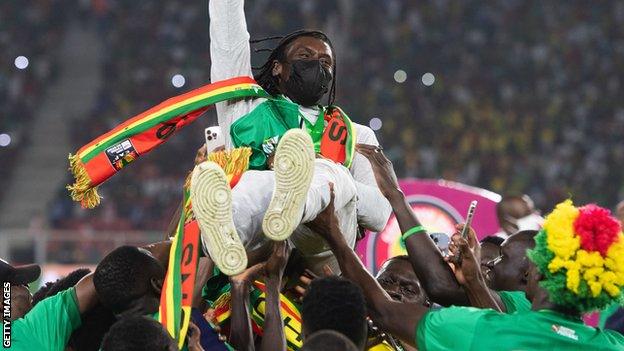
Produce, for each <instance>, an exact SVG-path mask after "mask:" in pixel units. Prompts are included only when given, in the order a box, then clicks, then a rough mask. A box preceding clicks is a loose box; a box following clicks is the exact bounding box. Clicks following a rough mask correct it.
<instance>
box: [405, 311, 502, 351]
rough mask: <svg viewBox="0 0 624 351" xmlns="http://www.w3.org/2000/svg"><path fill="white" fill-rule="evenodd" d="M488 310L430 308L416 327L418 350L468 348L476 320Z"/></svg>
mask: <svg viewBox="0 0 624 351" xmlns="http://www.w3.org/2000/svg"><path fill="white" fill-rule="evenodd" d="M489 312H493V311H492V310H487V309H480V308H474V307H455V306H453V307H448V308H442V309H439V310H430V311H429V312H427V313H426V314H425V315H424V317H423V318H422V319H421V320H420V323H418V327H417V329H416V345H417V346H418V350H420V351H434V350H455V351H461V350H470V346H471V345H472V343H473V338H474V336H475V334H476V325H477V322H478V320H479V319H480V318H481V317H482V316H483V315H485V314H486V313H489Z"/></svg>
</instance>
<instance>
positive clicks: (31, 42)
mask: <svg viewBox="0 0 624 351" xmlns="http://www.w3.org/2000/svg"><path fill="white" fill-rule="evenodd" d="M73 3H74V1H69V0H68V1H53V0H47V1H46V0H39V1H30V2H28V5H25V4H24V3H23V2H21V1H0V52H2V55H0V179H8V177H9V176H10V174H11V171H12V169H13V166H14V165H15V162H16V161H17V160H19V156H20V151H21V150H22V149H23V148H24V147H25V146H26V145H28V142H29V134H28V128H29V125H30V123H31V121H32V118H33V114H34V112H35V111H36V109H37V108H38V107H39V105H40V103H41V99H42V98H43V94H44V93H45V90H46V88H47V87H49V85H50V83H51V82H52V81H53V80H54V79H55V78H56V76H57V75H58V62H57V57H56V54H57V47H58V46H59V43H60V42H61V39H62V38H63V35H64V29H65V26H66V23H67V22H66V16H67V15H68V11H69V9H71V8H72V4H73ZM18 57H19V59H18ZM18 67H19V68H18ZM7 136H8V137H7ZM5 191H6V190H5V187H0V199H2V196H3V194H4V192H5Z"/></svg>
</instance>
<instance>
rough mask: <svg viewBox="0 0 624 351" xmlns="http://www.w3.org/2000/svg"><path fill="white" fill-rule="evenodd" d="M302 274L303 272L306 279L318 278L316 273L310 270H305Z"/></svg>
mask: <svg viewBox="0 0 624 351" xmlns="http://www.w3.org/2000/svg"><path fill="white" fill-rule="evenodd" d="M303 272H304V274H306V275H307V276H308V277H310V278H312V279H316V278H318V277H319V276H318V275H317V274H316V273H314V272H312V271H311V270H309V269H307V268H306V269H305V270H304V271H303Z"/></svg>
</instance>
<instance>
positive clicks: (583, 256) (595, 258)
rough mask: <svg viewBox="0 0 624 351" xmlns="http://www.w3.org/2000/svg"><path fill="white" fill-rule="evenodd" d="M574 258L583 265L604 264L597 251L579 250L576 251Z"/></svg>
mask: <svg viewBox="0 0 624 351" xmlns="http://www.w3.org/2000/svg"><path fill="white" fill-rule="evenodd" d="M576 260H577V261H578V263H580V265H581V266H585V267H602V266H603V264H604V260H603V258H602V256H601V255H600V252H598V251H592V252H587V251H585V250H579V251H578V252H577V253H576Z"/></svg>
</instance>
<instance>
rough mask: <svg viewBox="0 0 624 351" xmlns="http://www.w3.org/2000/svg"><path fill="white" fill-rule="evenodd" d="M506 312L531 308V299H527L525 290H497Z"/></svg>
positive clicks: (523, 310) (524, 310)
mask: <svg viewBox="0 0 624 351" xmlns="http://www.w3.org/2000/svg"><path fill="white" fill-rule="evenodd" d="M497 292H498V296H499V297H500V299H501V301H503V305H505V313H514V312H526V311H530V310H531V301H529V299H527V297H526V294H525V293H524V291H497Z"/></svg>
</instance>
